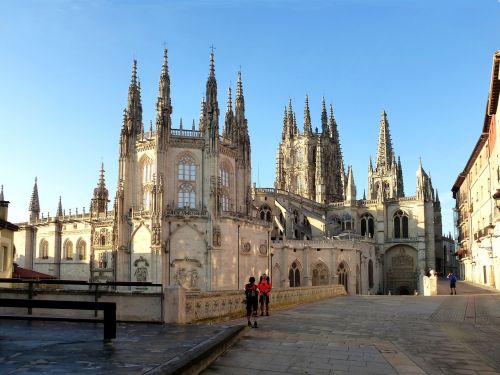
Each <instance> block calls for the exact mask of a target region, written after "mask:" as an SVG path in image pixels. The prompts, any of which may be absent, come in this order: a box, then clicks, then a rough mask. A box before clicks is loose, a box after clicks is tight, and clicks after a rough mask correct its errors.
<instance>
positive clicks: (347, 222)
mask: <svg viewBox="0 0 500 375" xmlns="http://www.w3.org/2000/svg"><path fill="white" fill-rule="evenodd" d="M342 230H354V219H353V218H352V216H351V214H350V213H348V212H346V213H344V215H342Z"/></svg>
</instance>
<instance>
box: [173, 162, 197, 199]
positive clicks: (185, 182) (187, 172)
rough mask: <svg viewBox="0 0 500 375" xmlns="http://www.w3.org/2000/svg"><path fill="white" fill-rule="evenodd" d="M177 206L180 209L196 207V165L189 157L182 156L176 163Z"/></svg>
mask: <svg viewBox="0 0 500 375" xmlns="http://www.w3.org/2000/svg"><path fill="white" fill-rule="evenodd" d="M177 177H178V180H179V181H178V183H179V185H178V188H177V189H178V190H177V204H178V207H180V208H195V207H196V164H195V162H194V159H193V158H192V157H191V156H190V155H184V156H183V157H181V158H180V160H179V163H178V176H177Z"/></svg>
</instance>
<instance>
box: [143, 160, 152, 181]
mask: <svg viewBox="0 0 500 375" xmlns="http://www.w3.org/2000/svg"><path fill="white" fill-rule="evenodd" d="M152 180H153V161H152V160H151V159H149V158H148V157H146V158H145V159H144V160H143V162H142V182H143V183H147V182H151V181H152Z"/></svg>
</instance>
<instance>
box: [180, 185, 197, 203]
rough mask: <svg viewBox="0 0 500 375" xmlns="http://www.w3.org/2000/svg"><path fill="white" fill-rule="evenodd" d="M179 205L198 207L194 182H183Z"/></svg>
mask: <svg viewBox="0 0 500 375" xmlns="http://www.w3.org/2000/svg"><path fill="white" fill-rule="evenodd" d="M177 203H178V205H179V207H184V208H195V207H196V192H195V191H194V187H193V185H192V184H189V183H183V184H181V186H180V187H179V195H178V202H177Z"/></svg>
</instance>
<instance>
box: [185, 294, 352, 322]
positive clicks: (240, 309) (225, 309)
mask: <svg viewBox="0 0 500 375" xmlns="http://www.w3.org/2000/svg"><path fill="white" fill-rule="evenodd" d="M345 295H346V292H345V289H344V287H343V286H342V285H325V286H313V287H300V288H287V289H274V290H273V291H272V292H271V297H270V299H271V301H270V306H271V309H277V308H280V307H285V306H291V305H299V304H302V303H308V302H313V301H319V300H322V299H326V298H333V297H337V296H345ZM244 299H245V295H244V294H243V292H242V291H227V292H200V293H192V292H190V293H186V304H185V306H186V310H185V320H184V319H182V320H183V321H182V322H185V323H192V322H199V321H206V320H213V321H220V320H228V319H231V318H237V317H242V316H245V315H246V305H245V303H244ZM181 315H182V314H181Z"/></svg>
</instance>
